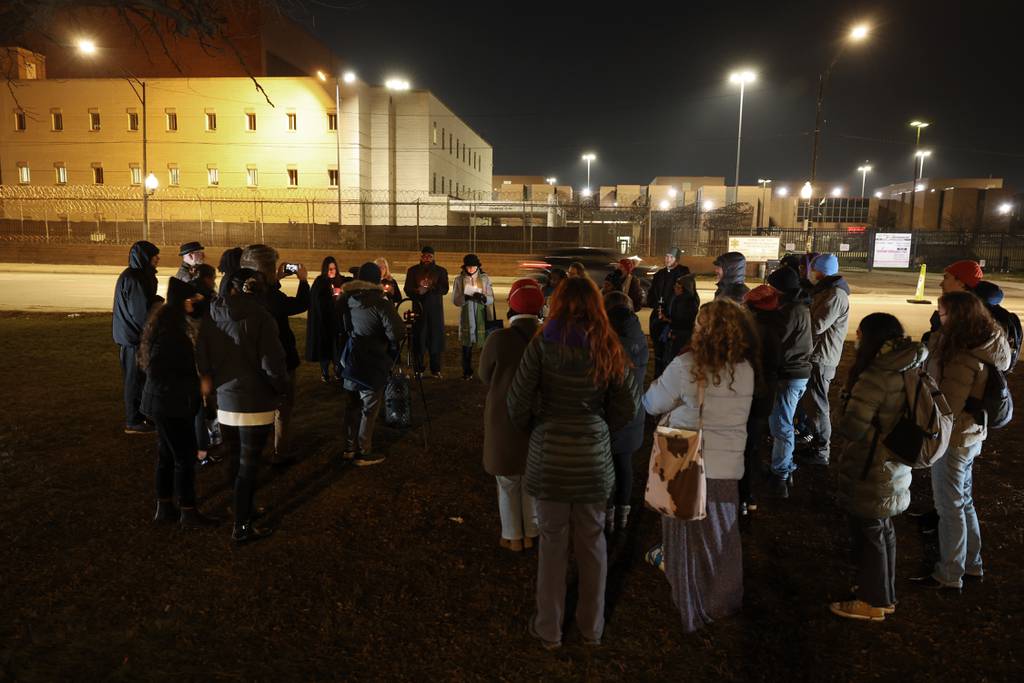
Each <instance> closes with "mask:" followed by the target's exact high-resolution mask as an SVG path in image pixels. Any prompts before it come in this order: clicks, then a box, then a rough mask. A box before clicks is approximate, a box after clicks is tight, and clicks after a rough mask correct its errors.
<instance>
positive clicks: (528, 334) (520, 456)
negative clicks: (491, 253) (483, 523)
mask: <svg viewBox="0 0 1024 683" xmlns="http://www.w3.org/2000/svg"><path fill="white" fill-rule="evenodd" d="M543 307H544V292H543V290H541V288H540V285H539V284H537V282H536V281H534V280H531V279H529V278H524V279H522V280H517V281H516V282H515V283H513V284H512V288H511V289H509V293H508V308H509V323H510V324H509V326H508V327H506V328H504V329H501V330H497V331H495V332H493V333H492V334H491V335H490V336H489V337H488V338H487V341H486V342H485V343H484V348H483V351H482V352H481V355H480V368H479V376H480V379H481V380H482V381H483V383H484V384H486V385H487V403H486V405H485V407H484V470H485V471H486V472H487V473H488V474H491V475H494V477H495V478H496V479H497V481H498V512H499V514H500V515H501V547H503V548H507V549H508V550H512V551H515V552H519V551H521V550H522V549H523V548H524V547H525V548H532V547H533V543H534V539H535V538H536V537H537V534H538V533H539V531H538V529H537V508H536V503H535V501H534V499H533V496H531V495H530V494H528V493H527V492H526V487H525V486H523V474H524V473H525V472H526V453H527V451H528V450H529V447H530V434H529V432H524V431H522V430H521V429H519V428H518V427H516V426H515V425H514V424H513V423H512V420H511V418H509V415H508V407H507V405H506V400H505V398H506V396H507V395H508V391H509V387H510V386H511V384H512V378H513V377H515V375H516V370H518V369H519V361H520V360H521V359H522V357H523V352H524V351H525V350H526V345H527V344H528V343H529V342H530V340H531V339H533V337H534V335H535V334H536V333H537V330H538V329H539V328H540V319H539V318H538V316H539V315H540V311H541V309H542V308H543Z"/></svg>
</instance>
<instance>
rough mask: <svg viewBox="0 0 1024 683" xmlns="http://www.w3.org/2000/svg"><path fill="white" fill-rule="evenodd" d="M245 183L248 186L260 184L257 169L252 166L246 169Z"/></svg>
mask: <svg viewBox="0 0 1024 683" xmlns="http://www.w3.org/2000/svg"><path fill="white" fill-rule="evenodd" d="M245 184H246V186H247V187H256V186H257V185H259V175H258V173H257V171H256V169H255V168H253V167H252V166H250V167H248V168H246V169H245Z"/></svg>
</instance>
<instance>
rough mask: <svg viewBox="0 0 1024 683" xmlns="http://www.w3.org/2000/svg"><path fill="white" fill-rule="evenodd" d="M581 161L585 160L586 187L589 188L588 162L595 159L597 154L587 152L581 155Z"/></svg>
mask: <svg viewBox="0 0 1024 683" xmlns="http://www.w3.org/2000/svg"><path fill="white" fill-rule="evenodd" d="M582 159H583V161H585V162H587V189H588V190H589V189H590V162H592V161H594V160H595V159H597V155H596V154H594V153H593V152H587V153H586V154H584V155H583V157H582Z"/></svg>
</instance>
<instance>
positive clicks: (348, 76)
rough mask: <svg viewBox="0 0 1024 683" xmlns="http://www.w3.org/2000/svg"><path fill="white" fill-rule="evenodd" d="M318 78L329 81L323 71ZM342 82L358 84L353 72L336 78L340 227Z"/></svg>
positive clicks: (347, 72) (335, 148)
mask: <svg viewBox="0 0 1024 683" xmlns="http://www.w3.org/2000/svg"><path fill="white" fill-rule="evenodd" d="M316 75H317V78H319V79H320V80H321V81H326V80H327V74H325V73H324V72H323V71H317V72H316ZM341 81H344V82H345V84H346V85H351V84H353V83H355V82H356V75H355V73H353V72H352V71H346V72H345V73H344V74H342V76H341V80H339V79H338V78H337V76H335V78H334V111H335V114H334V152H335V156H336V159H337V161H336V163H337V169H338V171H337V176H338V177H337V180H338V183H337V184H338V225H341V223H342V221H341Z"/></svg>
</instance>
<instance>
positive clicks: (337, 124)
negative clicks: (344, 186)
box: [334, 76, 365, 246]
mask: <svg viewBox="0 0 1024 683" xmlns="http://www.w3.org/2000/svg"><path fill="white" fill-rule="evenodd" d="M334 111H335V112H337V113H336V114H335V115H334V152H335V157H336V159H337V161H336V163H337V169H338V173H337V176H338V177H337V181H338V227H339V228H340V227H341V223H342V220H341V83H340V81H338V78H337V76H335V78H334ZM364 246H365V245H364Z"/></svg>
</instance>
